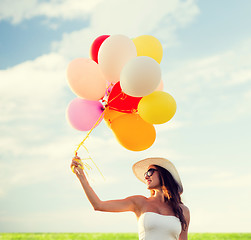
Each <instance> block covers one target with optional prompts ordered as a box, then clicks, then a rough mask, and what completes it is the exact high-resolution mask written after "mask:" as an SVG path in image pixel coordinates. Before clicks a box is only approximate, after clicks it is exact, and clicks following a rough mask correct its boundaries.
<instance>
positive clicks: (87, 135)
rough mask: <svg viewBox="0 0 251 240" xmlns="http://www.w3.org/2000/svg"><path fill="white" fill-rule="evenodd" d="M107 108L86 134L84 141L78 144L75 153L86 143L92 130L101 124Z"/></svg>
mask: <svg viewBox="0 0 251 240" xmlns="http://www.w3.org/2000/svg"><path fill="white" fill-rule="evenodd" d="M106 109H107V108H105V109H104V111H103V112H102V114H101V115H100V117H99V118H98V120H97V122H96V123H95V124H94V125H93V127H92V128H91V129H90V130H89V132H88V133H87V134H86V136H85V138H84V139H83V141H82V142H81V143H80V144H79V145H78V147H77V149H76V150H75V155H76V154H77V152H78V150H79V148H80V147H81V146H82V145H83V144H84V142H85V140H86V139H87V138H88V137H89V135H90V134H91V132H92V131H93V129H94V128H95V127H96V126H97V125H98V124H99V122H100V120H101V119H102V117H103V116H104V114H105V111H106Z"/></svg>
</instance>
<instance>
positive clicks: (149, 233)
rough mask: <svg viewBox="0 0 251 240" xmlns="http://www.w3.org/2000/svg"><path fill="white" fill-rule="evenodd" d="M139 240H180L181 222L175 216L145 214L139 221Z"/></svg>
mask: <svg viewBox="0 0 251 240" xmlns="http://www.w3.org/2000/svg"><path fill="white" fill-rule="evenodd" d="M138 230H139V240H178V239H179V235H180V233H181V222H180V220H179V218H177V217H175V216H167V215H161V214H158V213H154V212H145V213H143V214H142V215H141V216H140V217H139V219H138Z"/></svg>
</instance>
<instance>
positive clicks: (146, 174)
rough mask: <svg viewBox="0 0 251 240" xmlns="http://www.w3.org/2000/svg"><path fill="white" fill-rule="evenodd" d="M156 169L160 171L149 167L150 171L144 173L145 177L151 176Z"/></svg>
mask: <svg viewBox="0 0 251 240" xmlns="http://www.w3.org/2000/svg"><path fill="white" fill-rule="evenodd" d="M155 171H158V170H157V169H154V168H150V169H148V171H147V172H145V173H144V177H145V178H146V177H151V176H152V175H153V173H154V172H155Z"/></svg>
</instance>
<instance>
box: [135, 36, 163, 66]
mask: <svg viewBox="0 0 251 240" xmlns="http://www.w3.org/2000/svg"><path fill="white" fill-rule="evenodd" d="M133 42H134V44H135V46H136V49H137V56H147V57H151V58H153V59H155V60H156V61H157V62H158V63H160V62H161V59H162V56H163V48H162V45H161V43H160V41H159V40H158V39H157V38H155V37H153V36H151V35H142V36H139V37H136V38H134V39H133Z"/></svg>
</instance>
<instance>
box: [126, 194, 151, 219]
mask: <svg viewBox="0 0 251 240" xmlns="http://www.w3.org/2000/svg"><path fill="white" fill-rule="evenodd" d="M129 198H130V200H131V201H132V202H133V205H134V213H135V214H136V216H137V217H139V216H140V215H141V213H142V208H144V206H145V204H146V202H147V198H146V197H145V196H142V195H134V196H131V197H129Z"/></svg>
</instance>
